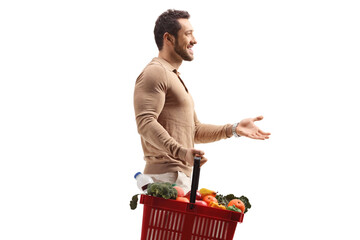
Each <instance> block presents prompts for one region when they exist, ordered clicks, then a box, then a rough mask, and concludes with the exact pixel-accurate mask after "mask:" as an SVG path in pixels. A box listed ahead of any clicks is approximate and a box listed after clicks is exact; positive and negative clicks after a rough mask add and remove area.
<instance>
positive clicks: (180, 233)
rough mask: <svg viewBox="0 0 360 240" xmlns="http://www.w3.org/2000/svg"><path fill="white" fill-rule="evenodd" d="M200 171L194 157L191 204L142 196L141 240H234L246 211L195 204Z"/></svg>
mask: <svg viewBox="0 0 360 240" xmlns="http://www.w3.org/2000/svg"><path fill="white" fill-rule="evenodd" d="M199 174H200V159H199V158H195V162H194V169H193V179H192V186H191V196H190V203H185V202H180V201H175V200H166V199H163V198H158V197H152V196H148V195H141V198H140V203H142V204H144V213H143V223H142V231H141V240H231V239H233V237H234V234H235V229H236V226H237V223H239V222H240V223H241V222H242V221H243V218H244V214H243V213H239V212H234V211H229V210H222V209H216V208H212V207H207V206H200V205H196V204H194V202H195V197H196V190H197V188H198V182H199Z"/></svg>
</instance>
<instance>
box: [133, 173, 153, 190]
mask: <svg viewBox="0 0 360 240" xmlns="http://www.w3.org/2000/svg"><path fill="white" fill-rule="evenodd" d="M134 178H135V179H136V181H137V186H138V188H139V189H140V190H141V191H143V192H144V193H146V192H147V187H148V185H149V184H150V183H153V182H154V181H153V179H152V178H151V177H149V176H146V175H144V174H142V173H141V172H138V173H136V174H135V176H134Z"/></svg>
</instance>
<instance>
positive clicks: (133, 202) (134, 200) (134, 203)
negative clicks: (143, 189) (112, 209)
mask: <svg viewBox="0 0 360 240" xmlns="http://www.w3.org/2000/svg"><path fill="white" fill-rule="evenodd" d="M138 195H139V194H135V195H134V196H133V197H132V199H131V201H130V208H131V209H132V210H134V209H136V207H137V202H138Z"/></svg>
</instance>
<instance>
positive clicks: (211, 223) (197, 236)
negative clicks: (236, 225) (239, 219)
mask: <svg viewBox="0 0 360 240" xmlns="http://www.w3.org/2000/svg"><path fill="white" fill-rule="evenodd" d="M229 227H230V226H229V223H228V222H227V221H222V220H216V219H211V218H208V217H200V216H196V217H195V219H194V225H193V229H192V235H191V240H226V239H228V238H227V237H228V236H227V234H228V228H229Z"/></svg>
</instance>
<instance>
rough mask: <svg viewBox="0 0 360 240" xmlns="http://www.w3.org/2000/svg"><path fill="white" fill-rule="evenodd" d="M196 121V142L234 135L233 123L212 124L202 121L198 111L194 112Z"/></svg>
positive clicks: (206, 141)
mask: <svg viewBox="0 0 360 240" xmlns="http://www.w3.org/2000/svg"><path fill="white" fill-rule="evenodd" d="M194 121H195V143H210V142H215V141H219V140H221V139H226V138H229V137H231V136H232V125H231V124H226V125H212V124H203V123H201V122H200V121H199V120H198V118H197V116H196V113H194Z"/></svg>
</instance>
